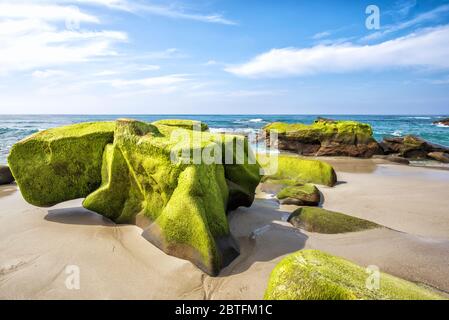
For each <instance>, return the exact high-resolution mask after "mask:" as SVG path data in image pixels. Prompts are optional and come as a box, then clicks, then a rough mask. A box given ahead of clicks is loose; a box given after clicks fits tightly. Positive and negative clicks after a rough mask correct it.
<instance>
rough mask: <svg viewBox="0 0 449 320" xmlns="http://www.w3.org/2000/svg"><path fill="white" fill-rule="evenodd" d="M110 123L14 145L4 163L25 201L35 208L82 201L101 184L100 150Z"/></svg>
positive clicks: (69, 129)
mask: <svg viewBox="0 0 449 320" xmlns="http://www.w3.org/2000/svg"><path fill="white" fill-rule="evenodd" d="M114 127H115V124H114V122H98V123H80V124H75V125H71V126H67V127H62V128H54V129H49V130H45V131H41V132H38V133H36V134H34V135H32V136H30V137H28V138H26V139H24V140H22V141H20V142H18V143H16V144H15V145H14V146H13V147H12V149H11V152H10V154H9V157H8V163H9V166H10V168H11V171H12V173H13V175H14V178H15V179H16V182H17V184H18V185H19V188H20V190H21V192H22V195H23V197H24V199H25V200H26V201H28V202H29V203H31V204H33V205H36V206H44V207H45V206H52V205H54V204H57V203H59V202H63V201H67V200H71V199H77V198H83V197H85V196H87V195H88V194H89V193H91V192H93V191H94V190H95V189H97V188H98V187H99V186H100V184H101V167H102V158H103V150H104V148H105V146H106V145H107V144H108V143H111V142H112V141H113V139H114Z"/></svg>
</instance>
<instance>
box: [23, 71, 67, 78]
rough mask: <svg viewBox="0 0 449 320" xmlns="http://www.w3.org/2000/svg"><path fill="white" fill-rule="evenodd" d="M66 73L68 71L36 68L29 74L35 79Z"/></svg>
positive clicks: (59, 75)
mask: <svg viewBox="0 0 449 320" xmlns="http://www.w3.org/2000/svg"><path fill="white" fill-rule="evenodd" d="M67 74H68V73H67V72H66V71H63V70H52V69H47V70H36V71H34V72H33V73H32V74H31V75H32V77H33V78H37V79H48V78H53V77H61V76H65V75H67Z"/></svg>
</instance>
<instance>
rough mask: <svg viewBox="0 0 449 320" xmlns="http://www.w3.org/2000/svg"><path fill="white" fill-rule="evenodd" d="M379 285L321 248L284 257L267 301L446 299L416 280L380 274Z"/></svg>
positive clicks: (356, 266) (268, 288) (351, 264)
mask: <svg viewBox="0 0 449 320" xmlns="http://www.w3.org/2000/svg"><path fill="white" fill-rule="evenodd" d="M379 276H380V278H379V279H378V282H377V284H378V287H375V286H376V282H375V281H373V283H372V285H373V288H370V287H369V286H367V277H368V274H367V273H366V270H365V268H364V267H361V266H358V265H356V264H354V263H352V262H350V261H348V260H345V259H342V258H339V257H335V256H332V255H330V254H327V253H324V252H321V251H318V250H301V251H298V252H296V253H293V254H291V255H289V256H287V257H286V258H284V259H283V260H282V261H281V262H279V264H278V265H277V266H276V267H275V268H274V270H273V271H272V273H271V276H270V279H269V282H268V287H267V290H266V292H265V296H264V298H265V299H267V300H427V299H443V297H441V296H439V295H438V294H436V293H434V292H432V291H430V290H428V289H426V288H424V287H422V286H418V285H416V284H414V283H412V282H409V281H405V280H402V279H399V278H397V277H394V276H391V275H389V274H386V273H383V272H381V273H379Z"/></svg>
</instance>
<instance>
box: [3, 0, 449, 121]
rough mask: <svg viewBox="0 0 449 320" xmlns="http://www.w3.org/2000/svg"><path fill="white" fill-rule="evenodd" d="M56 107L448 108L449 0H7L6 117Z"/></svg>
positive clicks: (174, 110) (244, 110)
mask: <svg viewBox="0 0 449 320" xmlns="http://www.w3.org/2000/svg"><path fill="white" fill-rule="evenodd" d="M370 5H374V6H376V8H378V10H379V11H378V12H379V20H378V21H379V25H378V26H376V24H375V23H374V25H373V24H370V23H368V26H367V19H368V22H373V21H376V20H373V19H374V18H375V16H373V15H372V14H373V13H374V14H375V13H376V12H377V11H375V10H374V11H371V10H367V9H370V8H371V7H368V6H370ZM367 7H368V8H367ZM373 26H374V27H375V28H373ZM46 113H50V114H448V113H449V1H435V0H422V1H420V0H398V1H391V0H390V1H380V0H379V1H376V0H371V1H363V0H361V1H347V0H329V1H316V0H315V1H300V0H292V1H289V0H282V1H279V0H277V1H271V0H264V1H259V0H245V1H241V0H178V1H171V0H148V1H144V0H0V114H46Z"/></svg>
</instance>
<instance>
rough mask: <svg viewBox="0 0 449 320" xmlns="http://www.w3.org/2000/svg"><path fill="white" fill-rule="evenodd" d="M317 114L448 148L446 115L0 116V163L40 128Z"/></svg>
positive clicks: (240, 128)
mask: <svg viewBox="0 0 449 320" xmlns="http://www.w3.org/2000/svg"><path fill="white" fill-rule="evenodd" d="M318 116H322V117H327V118H332V119H336V120H355V121H360V122H365V123H369V124H370V125H371V126H372V127H373V131H374V137H375V138H376V139H377V140H382V139H383V138H384V137H391V136H403V135H407V134H413V135H417V136H420V137H422V138H424V139H426V140H428V141H430V142H433V143H437V144H440V145H444V146H447V147H449V127H445V126H442V125H435V124H433V122H434V121H437V120H439V119H442V118H446V117H448V115H433V116H423V115H0V164H3V163H6V158H7V156H8V153H9V150H10V149H11V147H12V145H13V144H14V143H16V142H17V141H19V140H21V139H23V138H25V137H27V136H29V135H31V134H33V133H36V132H39V131H42V130H45V129H48V128H54V127H58V126H64V125H69V124H74V123H79V122H89V121H103V120H114V119H118V118H132V119H137V120H141V121H149V122H152V121H156V120H160V119H176V118H178V119H179V118H182V119H195V120H200V121H204V122H206V123H207V124H208V125H209V127H210V129H211V131H213V132H214V131H216V132H236V131H237V132H246V133H257V132H259V131H260V130H261V128H262V127H264V126H265V125H267V124H268V123H270V122H274V121H282V122H288V123H295V122H301V123H312V122H313V121H314V120H315V119H316V118H317V117H318Z"/></svg>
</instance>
